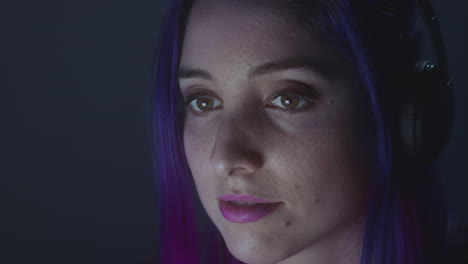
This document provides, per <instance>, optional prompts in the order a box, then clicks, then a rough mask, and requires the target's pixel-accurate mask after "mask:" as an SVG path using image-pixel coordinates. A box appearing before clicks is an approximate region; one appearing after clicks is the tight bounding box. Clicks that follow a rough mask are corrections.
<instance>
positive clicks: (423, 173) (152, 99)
mask: <svg viewBox="0 0 468 264" xmlns="http://www.w3.org/2000/svg"><path fill="white" fill-rule="evenodd" d="M289 1H290V3H288V8H290V9H291V12H294V13H295V17H296V19H297V22H299V23H300V24H301V25H303V26H305V27H307V28H309V29H310V30H311V33H312V34H320V35H321V36H322V37H325V38H327V39H329V40H331V42H332V43H334V44H335V45H336V48H337V49H338V50H340V51H341V53H342V55H343V56H344V57H345V58H346V59H347V60H349V61H350V62H351V63H353V65H355V67H356V72H357V73H358V74H359V78H360V81H361V86H362V88H363V89H366V92H367V97H368V102H369V109H370V111H372V116H373V122H374V128H375V133H376V137H375V138H376V142H375V146H376V150H375V151H376V155H377V159H376V162H377V164H376V172H375V177H374V179H373V181H372V184H371V186H372V187H371V191H370V192H369V197H368V201H369V207H368V208H369V211H368V217H367V221H366V228H365V232H364V242H363V245H362V255H361V264H371V263H372V264H393V263H398V264H409V263H411V264H418V263H428V261H429V260H432V259H436V258H435V257H437V255H433V256H429V253H432V252H437V249H438V248H439V247H441V246H442V244H441V243H442V241H443V239H444V235H445V228H446V219H445V201H444V195H443V192H442V188H440V183H439V182H438V177H437V175H436V173H434V167H433V164H429V165H427V166H424V167H418V166H415V165H414V164H411V163H408V162H404V161H403V160H402V159H401V158H399V156H398V155H399V153H400V152H399V151H398V149H399V147H400V146H399V145H398V136H397V133H398V131H397V127H398V117H397V115H396V114H395V113H397V112H398V104H397V103H396V102H398V100H399V99H400V97H401V95H402V94H403V93H404V89H405V88H407V87H405V80H406V78H408V76H409V74H410V72H411V66H412V64H413V62H414V61H415V60H416V59H417V58H418V56H419V53H420V44H419V42H420V38H419V36H418V34H417V33H416V32H415V31H414V24H415V12H416V11H415V10H416V9H415V3H414V1H410V0H398V1H395V2H397V3H396V4H395V5H391V6H386V5H385V3H388V1H380V2H382V3H384V5H382V4H381V3H380V2H378V1H377V0H367V1H362V0H334V1H319V0H316V1H301V0H289ZM312 2H314V3H312ZM192 4H193V0H173V1H171V2H170V4H169V7H168V9H167V13H166V16H165V19H164V23H163V27H162V31H161V33H160V38H159V43H158V45H159V46H158V50H157V52H156V57H155V62H154V69H155V70H154V72H153V82H152V85H151V87H150V93H149V94H148V104H147V106H148V107H147V112H148V124H149V133H150V139H151V147H152V154H153V162H154V172H155V177H156V187H157V193H158V201H159V204H158V212H159V243H160V245H159V248H160V254H161V256H160V258H159V259H160V263H164V264H195V263H197V264H198V263H203V264H205V263H206V264H215V263H216V264H217V263H229V264H234V263H242V262H240V261H238V260H237V259H236V258H235V257H234V256H232V255H231V254H230V252H229V250H228V249H227V247H226V245H225V243H224V241H223V239H222V237H221V235H220V233H219V231H218V230H217V229H216V227H215V226H214V224H213V223H212V222H211V221H205V222H203V220H201V219H198V218H197V213H196V212H197V207H199V205H197V202H199V200H198V198H197V196H196V195H195V188H194V183H193V179H192V177H191V172H190V169H189V167H188V163H187V160H186V157H185V153H184V148H183V143H182V142H183V141H182V135H183V134H182V132H183V131H182V129H183V120H184V116H183V111H182V107H181V104H182V97H181V95H180V92H179V89H178V78H177V71H178V66H179V60H180V55H181V47H182V43H183V36H184V30H185V25H186V22H187V19H188V15H189V11H190V8H191V6H192ZM395 14H397V15H395ZM206 217H207V216H205V219H206Z"/></svg>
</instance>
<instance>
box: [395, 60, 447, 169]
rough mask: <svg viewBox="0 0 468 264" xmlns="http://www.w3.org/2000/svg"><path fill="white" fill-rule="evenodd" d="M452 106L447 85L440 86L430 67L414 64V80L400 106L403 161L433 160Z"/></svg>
mask: <svg viewBox="0 0 468 264" xmlns="http://www.w3.org/2000/svg"><path fill="white" fill-rule="evenodd" d="M453 103H454V98H453V86H452V84H451V82H449V83H448V84H446V85H441V78H440V74H439V72H438V71H437V69H436V68H435V67H434V65H432V64H430V63H429V62H427V61H419V62H417V63H416V64H415V75H414V80H413V81H412V82H411V85H410V87H409V89H408V91H407V93H405V95H404V97H403V99H402V102H401V105H400V116H399V123H400V124H399V132H400V144H401V147H402V148H403V149H402V150H403V153H405V155H406V159H408V160H409V161H411V162H413V163H416V164H426V163H429V162H432V161H434V160H435V159H436V158H437V156H438V155H439V154H440V153H441V152H442V150H443V148H444V147H445V145H446V144H447V142H448V139H449V137H450V133H451V128H452V124H453V115H454V107H453Z"/></svg>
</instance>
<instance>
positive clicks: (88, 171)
mask: <svg viewBox="0 0 468 264" xmlns="http://www.w3.org/2000/svg"><path fill="white" fill-rule="evenodd" d="M433 2H434V6H435V9H436V12H437V14H438V17H439V20H440V23H441V27H442V29H443V33H444V38H445V41H446V47H447V52H448V60H449V64H450V66H451V67H450V71H451V75H452V78H453V81H454V84H455V87H456V93H455V95H456V124H455V129H454V132H453V137H452V139H451V141H450V143H449V145H448V147H447V149H446V150H445V151H444V153H443V155H442V156H441V158H440V166H441V170H442V173H443V175H444V181H445V183H446V188H447V190H448V194H449V202H450V204H449V205H450V207H449V208H450V219H451V225H453V226H458V225H462V224H465V225H466V224H468V209H467V208H466V206H465V203H464V201H466V200H468V199H467V198H468V194H467V187H468V179H467V172H468V169H467V161H468V160H467V158H466V156H467V155H468V151H467V149H468V144H467V142H468V136H467V135H468V127H467V124H466V122H464V119H465V116H466V115H467V114H468V109H467V107H466V103H467V102H468V93H467V89H466V85H467V82H468V78H467V73H468V72H467V70H466V64H465V63H466V61H467V59H468V57H467V51H466V49H465V47H467V46H468V43H467V38H466V34H464V32H465V30H466V27H467V25H468V23H467V19H466V15H465V14H466V13H467V12H468V4H467V3H468V2H467V1H464V0H437V1H433ZM165 3H166V1H161V0H152V1H148V0H144V1H118V0H113V1H110V0H93V1H90V0H82V1H62V2H61V1H32V0H28V1H26V0H25V1H11V2H5V1H2V2H1V3H0V19H1V20H0V22H1V23H0V24H1V32H0V34H1V35H0V43H1V44H0V45H1V46H0V47H1V49H0V52H1V53H0V55H1V56H0V67H1V68H0V70H1V75H0V76H1V78H0V87H1V93H0V94H1V96H0V97H1V102H2V106H3V107H2V108H1V109H2V115H1V116H2V123H1V128H2V132H6V136H3V137H2V139H5V140H2V141H5V142H4V143H2V145H1V146H0V149H1V150H2V151H1V153H2V154H1V155H2V156H1V159H2V166H1V168H0V173H1V174H0V263H8V264H9V263H50V264H52V263H88V264H94V263H101V264H102V263H106V264H107V263H116V264H117V263H147V261H148V260H150V259H153V258H154V257H155V255H156V254H157V240H156V237H157V229H156V227H157V225H156V221H157V212H156V204H157V201H156V191H155V187H154V180H153V176H152V171H151V160H150V156H149V148H148V142H147V138H146V123H145V112H144V111H145V109H144V107H145V89H146V87H147V85H148V83H149V76H150V72H151V64H152V59H153V54H154V51H155V47H156V40H157V34H158V30H159V28H160V24H161V21H162V14H163V12H164V6H165ZM434 107H437V106H434ZM2 134H3V133H2Z"/></svg>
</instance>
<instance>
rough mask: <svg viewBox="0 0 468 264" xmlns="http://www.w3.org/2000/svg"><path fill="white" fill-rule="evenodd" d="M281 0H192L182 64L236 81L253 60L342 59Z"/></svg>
mask: <svg viewBox="0 0 468 264" xmlns="http://www.w3.org/2000/svg"><path fill="white" fill-rule="evenodd" d="M285 3H286V2H285V1H278V0H271V1H266V0H250V1H248V0H201V1H200V0H199V1H196V2H195V4H194V6H193V8H192V10H191V13H190V16H189V19H188V23H187V27H186V31H185V36H184V43H183V48H182V57H181V63H180V64H181V67H183V68H196V69H203V70H205V71H208V72H210V73H211V75H213V76H215V78H218V79H222V80H224V81H239V80H241V79H242V80H245V79H246V78H247V76H248V75H249V71H250V70H251V69H252V68H254V67H255V66H257V65H261V64H265V63H268V62H271V61H281V60H289V59H297V58H301V59H304V60H307V59H310V61H322V62H324V63H326V64H327V65H337V66H339V65H343V63H342V58H341V57H340V56H338V55H337V54H338V53H337V52H336V51H335V50H333V49H332V48H330V45H329V43H326V42H325V41H324V40H321V39H319V38H318V37H316V36H314V35H312V34H311V33H310V32H309V31H307V29H306V28H304V27H303V26H300V25H298V24H297V22H296V21H297V20H296V19H295V18H294V14H293V13H291V12H288V11H286V7H285ZM338 68H340V67H337V69H338Z"/></svg>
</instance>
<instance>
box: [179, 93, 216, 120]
mask: <svg viewBox="0 0 468 264" xmlns="http://www.w3.org/2000/svg"><path fill="white" fill-rule="evenodd" d="M213 101H215V102H217V101H218V100H217V99H215V98H213V97H210V96H206V95H204V96H200V95H190V96H188V97H187V99H186V100H185V102H184V106H185V107H187V106H188V105H190V109H191V110H192V112H194V114H196V115H206V114H207V113H208V112H211V111H213V110H216V109H217V108H218V107H219V106H220V105H221V104H220V103H219V101H218V103H217V104H216V103H215V102H213ZM213 108H214V109H213Z"/></svg>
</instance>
